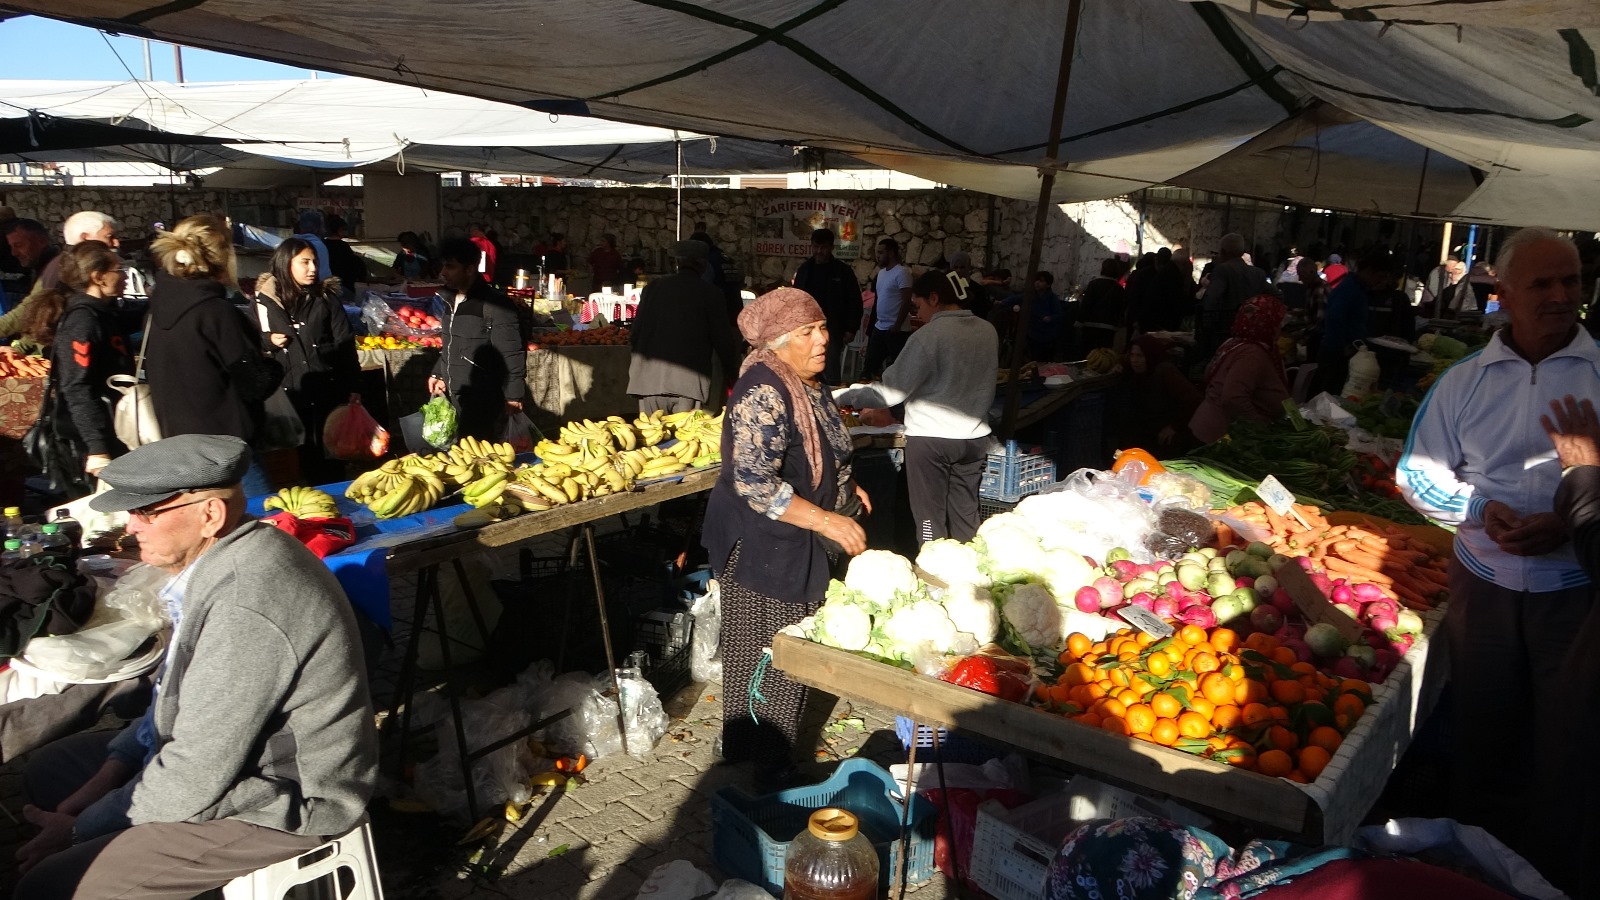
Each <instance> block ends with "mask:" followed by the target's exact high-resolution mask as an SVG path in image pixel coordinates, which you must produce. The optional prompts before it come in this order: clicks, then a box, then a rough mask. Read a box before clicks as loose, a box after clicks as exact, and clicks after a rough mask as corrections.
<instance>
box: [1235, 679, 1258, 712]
mask: <svg viewBox="0 0 1600 900" xmlns="http://www.w3.org/2000/svg"><path fill="white" fill-rule="evenodd" d="M1255 683H1256V682H1253V681H1239V682H1236V683H1235V684H1234V685H1233V702H1234V705H1235V706H1243V705H1245V704H1246V703H1249V702H1250V699H1251V698H1250V685H1252V684H1255Z"/></svg>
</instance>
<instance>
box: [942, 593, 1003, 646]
mask: <svg viewBox="0 0 1600 900" xmlns="http://www.w3.org/2000/svg"><path fill="white" fill-rule="evenodd" d="M944 610H945V612H946V613H948V614H949V615H950V621H952V622H954V623H955V625H956V630H957V631H964V632H966V633H967V634H970V635H972V637H973V638H974V639H975V640H977V642H978V646H980V647H981V646H983V645H984V644H987V643H990V642H991V641H993V640H994V638H995V635H996V634H998V633H999V631H1000V610H999V609H997V608H995V605H994V600H993V599H992V598H991V597H990V595H989V591H988V589H987V588H984V587H980V586H978V585H975V584H962V583H959V582H957V583H953V584H951V585H950V587H949V588H948V589H947V590H946V591H945V596H944Z"/></svg>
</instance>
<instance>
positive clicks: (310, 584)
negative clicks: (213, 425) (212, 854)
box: [76, 520, 378, 840]
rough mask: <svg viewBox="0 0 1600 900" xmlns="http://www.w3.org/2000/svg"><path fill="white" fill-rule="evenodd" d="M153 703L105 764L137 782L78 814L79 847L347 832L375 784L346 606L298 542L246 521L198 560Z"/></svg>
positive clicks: (363, 684) (363, 690)
mask: <svg viewBox="0 0 1600 900" xmlns="http://www.w3.org/2000/svg"><path fill="white" fill-rule="evenodd" d="M173 641H174V643H173V646H172V647H171V648H170V649H169V650H168V653H167V670H166V674H165V675H164V676H163V677H162V681H161V689H160V691H159V693H158V695H157V697H156V701H155V730H156V742H157V747H156V752H155V755H154V756H153V757H151V759H150V760H149V762H147V763H143V761H144V758H145V748H144V745H143V744H141V743H140V742H139V738H138V735H137V730H138V727H137V723H136V724H135V725H133V726H130V727H128V728H126V729H124V730H123V731H122V733H121V734H119V735H117V737H116V738H115V739H113V740H112V742H111V747H110V749H111V755H112V756H114V757H116V758H120V759H122V760H124V761H127V762H129V763H130V764H132V765H134V766H139V765H140V764H141V763H143V766H142V768H141V769H140V771H139V773H138V774H137V775H135V776H134V777H133V779H132V780H130V781H129V782H128V783H127V784H125V785H123V786H122V787H121V788H119V789H117V790H115V791H112V792H111V793H109V794H107V795H106V796H105V797H102V798H101V799H100V800H99V801H98V802H96V803H94V804H93V805H91V806H90V807H89V808H88V809H85V810H84V811H83V813H82V815H80V816H78V820H77V824H76V832H77V836H78V839H79V840H86V839H89V838H93V837H98V836H99V835H103V834H109V833H111V832H113V831H118V830H121V829H124V828H128V827H130V826H133V825H143V824H147V823H151V822H209V821H213V820H216V819H239V820H241V821H244V822H250V823H252V824H255V825H262V826H265V827H267V828H274V829H277V830H279V831H286V832H290V833H293V834H302V835H311V836H324V835H337V834H343V833H344V832H346V831H348V830H350V829H351V828H352V827H354V825H355V823H356V822H357V821H359V819H360V817H361V815H362V813H363V812H364V811H365V809H366V805H367V799H368V798H369V797H370V796H371V795H372V789H373V785H374V783H375V781H376V778H377V763H378V743H377V732H376V729H375V728H374V724H373V716H372V699H371V695H370V693H369V691H368V688H367V679H366V674H365V670H364V668H363V663H362V654H361V646H360V639H359V638H358V636H357V632H356V625H355V618H354V614H353V613H352V612H351V610H350V602H349V600H347V599H346V598H345V595H344V591H343V590H342V589H340V587H339V583H338V582H337V581H336V580H335V579H334V577H333V574H332V573H331V572H329V571H328V569H327V567H326V566H325V565H323V563H322V561H321V560H319V559H317V558H316V556H315V555H314V554H312V553H311V551H309V550H307V549H306V548H305V547H304V546H302V545H301V544H300V542H298V541H296V540H295V539H294V538H293V537H291V536H289V535H288V534H286V533H284V532H283V531H280V530H278V529H277V528H274V527H273V526H271V525H269V524H266V523H264V522H259V521H255V520H246V521H245V522H244V523H242V524H241V525H240V526H239V527H238V528H236V529H235V530H234V531H233V532H231V533H230V534H228V535H227V536H226V537H224V538H222V539H221V540H220V541H218V542H217V544H216V545H215V546H213V547H211V548H210V549H209V550H206V551H205V553H203V554H201V556H200V558H199V559H198V560H196V561H195V562H194V570H193V573H192V574H191V576H190V578H189V583H188V586H187V588H186V589H185V590H184V595H183V619H182V622H181V623H180V626H179V629H178V632H177V634H175V635H174V636H173Z"/></svg>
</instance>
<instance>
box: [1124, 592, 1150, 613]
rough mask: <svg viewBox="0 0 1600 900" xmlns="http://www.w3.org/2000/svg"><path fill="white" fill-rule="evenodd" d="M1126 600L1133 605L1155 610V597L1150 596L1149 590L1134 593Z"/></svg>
mask: <svg viewBox="0 0 1600 900" xmlns="http://www.w3.org/2000/svg"><path fill="white" fill-rule="evenodd" d="M1128 602H1129V603H1132V604H1133V605H1134V606H1139V607H1143V608H1144V609H1148V610H1150V611H1152V612H1154V611H1155V605H1156V598H1155V597H1154V596H1152V595H1151V594H1150V592H1149V591H1140V592H1139V593H1137V594H1134V595H1133V596H1132V597H1131V598H1129V599H1128Z"/></svg>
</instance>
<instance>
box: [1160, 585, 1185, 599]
mask: <svg viewBox="0 0 1600 900" xmlns="http://www.w3.org/2000/svg"><path fill="white" fill-rule="evenodd" d="M1162 590H1163V591H1165V592H1166V595H1167V596H1168V597H1171V598H1172V599H1173V600H1174V601H1177V600H1182V599H1183V598H1184V595H1185V594H1187V593H1188V592H1187V591H1185V590H1184V589H1183V585H1181V584H1179V583H1178V582H1176V581H1169V582H1167V586H1166V587H1164V588H1162Z"/></svg>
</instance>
